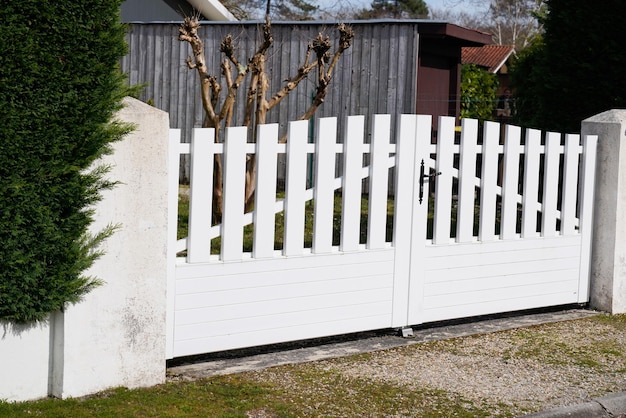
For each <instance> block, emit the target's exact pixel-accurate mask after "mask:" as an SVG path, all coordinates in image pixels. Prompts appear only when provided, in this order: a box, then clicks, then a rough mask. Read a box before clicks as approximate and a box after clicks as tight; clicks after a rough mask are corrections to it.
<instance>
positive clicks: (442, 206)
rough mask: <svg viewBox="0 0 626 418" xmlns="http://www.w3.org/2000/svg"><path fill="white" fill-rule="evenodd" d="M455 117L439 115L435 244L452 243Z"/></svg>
mask: <svg viewBox="0 0 626 418" xmlns="http://www.w3.org/2000/svg"><path fill="white" fill-rule="evenodd" d="M453 150H454V118H453V117H449V116H441V117H439V132H438V133H437V160H436V162H435V172H436V173H435V174H436V176H435V177H429V178H428V180H429V181H434V182H435V215H434V216H435V219H434V225H433V244H436V245H438V244H449V243H450V211H451V209H452V169H453V161H454V153H453ZM425 174H426V175H428V173H427V172H426V173H425ZM425 180H426V179H425Z"/></svg>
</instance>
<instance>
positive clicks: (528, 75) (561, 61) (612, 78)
mask: <svg viewBox="0 0 626 418" xmlns="http://www.w3.org/2000/svg"><path fill="white" fill-rule="evenodd" d="M547 4H548V13H547V15H546V16H545V20H544V21H543V23H544V29H545V33H544V37H543V45H542V46H541V45H540V44H539V45H538V46H536V47H535V48H534V49H533V51H532V52H531V53H530V56H528V57H525V60H524V61H522V63H521V64H520V65H518V66H516V68H515V69H514V82H515V83H516V84H515V87H516V96H517V98H518V100H521V101H522V102H523V103H524V104H523V105H522V106H521V109H518V113H519V118H520V121H521V122H523V123H524V124H527V125H531V126H534V127H538V128H541V129H546V130H556V131H561V132H564V131H565V132H567V131H578V130H580V122H581V121H582V120H583V119H585V118H588V117H590V116H593V115H594V114H597V113H600V112H603V111H605V110H609V109H612V108H623V107H625V106H626V78H625V77H624V75H623V72H624V68H625V67H626V50H625V49H624V48H623V45H622V42H621V39H623V34H622V32H623V31H622V27H623V24H622V16H623V15H624V12H626V3H624V2H623V1H620V0H607V1H602V2H588V1H582V0H567V1H566V0H549V1H548V2H547Z"/></svg>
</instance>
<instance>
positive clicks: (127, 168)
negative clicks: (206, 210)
mask: <svg viewBox="0 0 626 418" xmlns="http://www.w3.org/2000/svg"><path fill="white" fill-rule="evenodd" d="M117 118H118V119H120V120H122V121H124V122H130V123H132V124H134V125H135V130H134V131H133V132H132V133H131V134H130V135H128V136H127V137H125V138H124V139H123V140H122V141H120V142H117V143H115V144H113V148H114V151H113V153H112V154H110V155H108V156H105V157H104V158H103V159H102V161H99V162H98V164H104V165H109V166H110V167H111V171H110V172H109V173H108V174H107V178H108V179H110V180H112V181H116V182H118V184H117V185H116V186H115V187H114V188H113V189H111V190H107V191H104V192H103V199H102V201H100V202H98V204H97V205H96V207H95V221H94V223H93V225H92V226H91V231H92V233H93V232H97V231H100V230H102V229H103V228H104V227H106V226H107V225H109V224H112V225H118V229H117V231H116V232H115V233H114V234H113V235H112V236H111V237H110V238H108V239H107V240H106V241H105V242H104V244H103V247H102V250H104V255H103V256H102V257H101V258H100V259H99V260H97V261H96V263H95V264H94V266H93V267H92V268H91V269H90V270H89V271H88V272H87V274H88V275H91V276H95V277H97V278H99V279H101V280H102V281H104V284H103V285H102V286H100V287H98V288H96V289H94V290H93V291H92V292H91V293H89V294H88V295H86V297H85V298H84V300H83V301H81V302H80V303H78V304H76V305H73V306H70V307H69V308H68V309H67V310H66V311H65V312H63V313H61V312H59V313H55V314H54V315H53V318H52V319H53V321H52V322H53V324H54V326H53V327H52V332H53V333H55V336H54V338H52V341H53V342H54V344H51V345H52V348H53V350H52V353H51V357H52V359H53V362H54V364H53V367H52V370H51V373H50V377H51V382H52V384H51V390H50V392H51V393H50V394H51V395H53V396H56V397H61V398H65V397H77V396H83V395H87V394H91V393H94V392H97V391H100V390H103V389H107V388H110V387H116V386H125V387H130V388H133V387H142V386H152V385H155V384H159V383H162V382H164V381H165V330H166V328H165V318H166V285H167V227H168V212H167V209H168V208H167V203H168V141H169V116H168V114H167V113H166V112H163V111H160V110H158V109H156V108H154V107H152V106H149V105H147V104H145V103H142V102H140V101H138V100H135V99H130V98H127V99H125V107H124V108H123V109H122V110H121V111H120V112H119V114H118V115H117Z"/></svg>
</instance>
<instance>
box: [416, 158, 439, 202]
mask: <svg viewBox="0 0 626 418" xmlns="http://www.w3.org/2000/svg"><path fill="white" fill-rule="evenodd" d="M439 175H441V171H440V172H438V173H433V174H428V175H427V174H424V160H422V163H421V164H420V195H419V201H420V205H421V204H422V201H423V200H424V179H425V178H428V179H431V178H433V177H437V176H439Z"/></svg>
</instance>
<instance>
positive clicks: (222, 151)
mask: <svg viewBox="0 0 626 418" xmlns="http://www.w3.org/2000/svg"><path fill="white" fill-rule="evenodd" d="M364 120H365V119H364V118H363V117H352V118H350V119H349V120H348V121H347V129H345V132H346V135H347V137H346V138H337V132H338V131H344V130H343V129H338V126H337V121H336V119H334V118H322V119H320V120H319V121H318V122H319V123H318V124H317V125H316V127H315V130H316V141H315V144H310V143H309V141H308V140H309V123H308V121H298V122H292V123H290V125H289V131H288V140H287V144H286V145H284V144H279V143H278V136H279V132H278V131H279V127H278V126H277V125H266V126H263V127H260V129H259V133H260V140H259V142H258V143H257V144H248V143H247V139H246V138H247V133H248V131H247V129H246V128H241V127H239V128H229V129H228V130H227V131H228V132H227V140H226V144H225V145H222V144H215V143H214V142H213V136H211V135H212V134H213V133H214V132H213V131H209V130H198V131H197V132H196V138H195V139H194V142H193V144H192V145H191V147H189V146H183V145H182V144H181V145H180V146H178V147H176V146H173V147H172V149H173V150H174V152H175V153H176V155H175V157H172V158H171V164H172V166H175V165H176V164H178V153H179V152H180V153H189V152H191V153H192V159H191V160H192V173H191V176H192V177H191V182H192V184H191V191H190V213H189V234H188V235H189V236H188V238H187V239H184V238H183V239H180V240H178V241H175V240H174V239H173V238H174V234H173V233H172V234H170V235H171V238H170V239H171V240H172V241H173V243H172V244H171V247H170V248H176V249H177V251H187V254H186V257H185V258H178V259H177V263H176V264H175V266H174V263H171V264H172V266H171V268H170V270H171V276H172V277H173V278H172V279H171V280H170V281H169V283H168V307H169V311H168V315H167V327H168V333H167V335H168V340H167V355H168V358H173V357H180V356H187V355H194V354H200V353H208V352H215V351H222V350H229V349H237V348H244V347H251V346H256V345H264V344H274V343H280V342H287V341H295V340H300V339H308V338H316V337H323V336H330V335H336V334H342V333H353V332H359V331H366V330H374V329H380V328H390V327H394V328H400V327H406V326H411V325H415V324H421V323H427V322H435V321H442V320H448V319H456V318H462V317H471V316H476V315H486V314H492V313H500V312H509V311H515V310H521V309H530V308H538V307H545V306H554V305H560V304H569V303H584V302H585V301H587V299H588V286H589V285H588V283H589V257H590V254H591V249H590V242H591V241H590V240H591V232H592V220H593V219H592V208H593V185H594V172H595V147H596V138H582V140H583V144H580V138H579V136H577V135H567V136H566V137H565V142H564V145H561V139H562V138H561V136H560V135H559V134H555V133H549V134H547V135H546V139H545V141H544V140H542V135H541V132H539V131H535V130H526V131H525V132H523V131H522V130H521V129H520V128H517V127H506V128H505V129H504V131H505V132H506V135H505V138H504V139H503V140H501V138H500V133H501V132H502V129H501V127H500V125H499V124H497V123H493V122H486V123H485V125H484V129H483V138H482V141H480V139H479V138H478V132H479V129H478V123H477V121H474V120H464V121H463V122H462V131H461V134H460V135H457V133H456V131H455V129H456V128H455V120H454V118H451V117H442V118H441V119H440V120H439V124H438V126H439V131H438V135H437V139H436V140H435V141H431V140H432V138H433V136H432V118H431V117H430V116H427V115H402V116H401V117H400V119H399V124H398V129H397V133H398V135H397V137H396V138H395V141H394V140H393V138H391V136H390V132H391V118H390V116H389V115H375V116H374V117H373V124H372V129H371V131H370V132H371V136H370V144H367V143H364V139H365V138H366V137H367V135H366V134H365V129H364V127H363V123H364ZM172 137H173V138H174V137H176V135H175V133H174V134H173V135H172ZM433 142H434V143H433ZM255 153H256V158H257V163H258V166H257V167H258V168H257V178H256V179H257V189H256V192H257V195H256V199H255V209H254V211H253V212H252V213H244V212H245V210H244V205H243V201H242V197H243V192H244V187H245V181H246V173H245V166H246V163H247V162H248V161H250V158H253V157H251V154H255ZM283 153H285V154H286V163H287V166H286V174H285V179H284V180H285V193H284V197H282V196H280V193H281V191H280V190H279V189H278V188H277V184H278V179H277V171H279V167H278V165H277V162H278V161H279V155H280V154H283ZM340 153H343V154H344V155H343V156H338V155H337V154H340ZM219 158H221V159H222V161H223V162H224V191H223V193H224V194H223V196H224V208H223V211H224V214H223V223H222V224H217V225H212V224H211V211H212V183H213V167H214V162H215V161H219V160H218V159H219ZM522 159H523V164H520V162H521V161H522ZM336 161H343V164H342V165H341V166H339V167H338V166H337V165H336ZM367 161H369V165H367V164H366V163H365V162H367ZM311 168H313V169H314V173H311V172H309V171H310V169H311ZM390 169H393V170H395V171H394V172H393V175H394V176H395V185H394V188H393V189H390V188H389V181H388V180H389V175H390V173H391V170H390ZM174 172H175V173H178V169H176V170H174ZM336 172H338V173H339V175H338V176H337V175H336ZM311 174H313V175H312V176H311V177H307V176H309V175H311ZM365 178H367V183H368V184H369V189H368V190H367V191H366V192H365V194H364V195H362V193H363V192H364V187H363V185H364V181H363V180H364V179H365ZM561 178H562V179H563V180H562V181H560V179H561ZM176 180H177V179H175V178H174V179H172V180H171V182H170V183H171V187H172V189H174V188H175V185H176V184H177V183H176ZM307 180H310V181H311V182H312V184H313V185H312V187H308V186H307ZM520 181H521V182H522V184H523V190H522V188H521V187H520V184H519V183H520ZM433 182H434V184H433ZM342 187H343V189H342V190H341V192H338V191H337V189H340V188H342ZM310 200H313V201H314V206H313V213H312V214H311V212H310V211H309V209H308V208H309V207H310V204H309V205H308V206H307V202H308V201H310ZM338 204H341V211H340V215H339V216H338V217H337V214H338V213H339V212H337V211H336V210H338V208H336V207H335V206H336V205H338ZM172 206H174V203H172ZM364 207H366V208H367V209H365V213H362V211H363V209H362V208H364ZM173 210H174V211H175V210H176V209H175V208H174V209H173ZM280 212H283V215H284V240H283V245H282V251H281V250H274V246H275V238H276V237H275V236H274V235H275V229H276V223H275V219H280V218H275V217H276V214H278V213H280ZM305 215H306V216H312V218H313V220H314V222H313V228H312V232H311V231H307V232H305V230H304V228H305ZM363 216H365V217H367V225H366V226H365V221H364V220H365V218H363ZM175 217H176V214H175V213H174V214H170V219H175ZM336 217H337V219H335V218H336ZM391 219H393V240H392V242H389V241H388V239H387V234H388V228H389V226H390V224H389V220H391ZM250 223H254V227H253V228H246V225H248V224H250ZM455 224H456V225H455ZM244 228H246V230H248V229H252V230H253V231H254V237H253V248H252V251H249V250H246V252H244V249H243V241H242V236H243V232H244ZM363 228H367V234H365V230H364V229H363ZM337 231H340V233H341V236H340V237H339V241H338V242H337V240H336V237H333V234H334V233H336V232H337ZM218 236H221V239H222V246H221V251H220V253H219V254H211V247H210V243H211V240H212V239H213V238H216V237H218ZM305 237H306V238H307V240H308V239H309V238H311V241H312V244H311V248H305ZM362 237H365V240H364V241H361V238H362ZM277 248H280V246H279V247H277ZM180 255H183V254H180Z"/></svg>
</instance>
